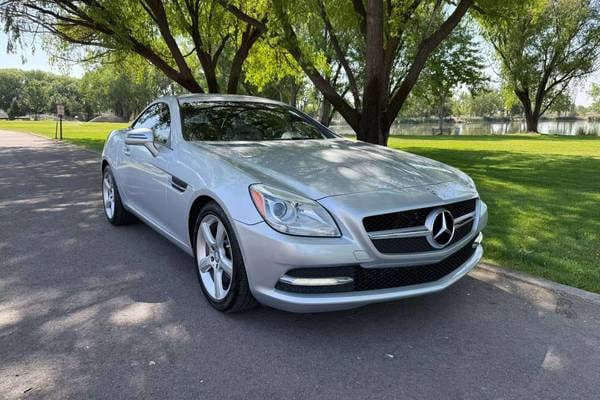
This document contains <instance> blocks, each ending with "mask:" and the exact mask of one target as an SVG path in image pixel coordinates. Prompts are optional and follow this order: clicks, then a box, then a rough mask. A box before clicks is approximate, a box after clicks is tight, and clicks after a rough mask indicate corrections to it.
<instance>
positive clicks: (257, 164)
mask: <svg viewBox="0 0 600 400" xmlns="http://www.w3.org/2000/svg"><path fill="white" fill-rule="evenodd" d="M194 144H195V145H196V146H199V147H201V148H203V149H205V150H207V151H209V152H211V153H214V154H216V155H218V156H219V157H220V158H222V159H224V160H226V161H228V162H229V163H230V164H232V165H233V166H235V167H237V168H239V169H240V170H242V171H243V172H245V173H246V174H249V175H251V176H252V177H253V178H254V179H256V182H260V183H264V184H268V185H273V186H277V187H283V188H287V189H288V190H291V191H293V192H296V193H299V194H302V195H304V196H306V197H309V198H312V199H321V198H324V197H329V196H337V195H343V194H352V193H359V192H372V191H381V190H385V191H397V190H401V189H403V188H408V187H417V186H427V185H437V184H440V183H444V182H452V183H453V184H455V185H459V186H464V188H465V189H467V188H470V189H474V188H473V187H472V186H473V184H472V181H471V180H470V179H469V178H468V177H467V176H466V175H465V174H463V173H462V172H460V171H458V170H457V169H455V168H452V167H449V166H447V165H445V164H442V163H440V162H437V161H433V160H430V159H427V158H424V157H420V156H417V155H414V154H410V153H406V152H403V151H396V150H391V149H389V148H386V147H382V146H377V145H372V144H368V143H364V142H354V141H350V140H346V139H328V140H304V141H297V140H294V141H283V140H280V141H263V142H196V143H194Z"/></svg>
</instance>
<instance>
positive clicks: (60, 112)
mask: <svg viewBox="0 0 600 400" xmlns="http://www.w3.org/2000/svg"><path fill="white" fill-rule="evenodd" d="M56 115H58V116H59V117H62V116H63V115H65V106H63V105H62V104H57V105H56Z"/></svg>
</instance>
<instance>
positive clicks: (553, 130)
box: [330, 120, 600, 136]
mask: <svg viewBox="0 0 600 400" xmlns="http://www.w3.org/2000/svg"><path fill="white" fill-rule="evenodd" d="M336 122H337V123H335V122H334V123H332V125H331V126H330V128H331V129H333V131H334V132H337V133H339V134H342V135H354V131H352V128H350V126H349V125H348V124H346V123H345V122H344V121H341V122H339V121H336ZM435 129H438V124H437V123H429V122H423V123H414V124H409V123H396V124H394V125H393V126H392V130H391V132H390V134H391V135H429V136H431V134H432V131H433V130H435ZM447 129H450V132H452V134H453V135H504V134H507V133H519V132H525V130H526V126H525V121H512V122H487V121H481V122H465V123H450V122H445V123H444V131H445V132H446V131H447ZM538 130H539V131H540V133H548V134H555V135H577V134H582V133H581V132H586V133H587V134H593V135H600V121H593V122H591V121H587V120H576V121H540V122H539V125H538Z"/></svg>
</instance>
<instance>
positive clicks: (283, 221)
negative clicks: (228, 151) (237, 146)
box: [250, 184, 341, 237]
mask: <svg viewBox="0 0 600 400" xmlns="http://www.w3.org/2000/svg"><path fill="white" fill-rule="evenodd" d="M250 197H251V198H252V201H253V202H254V205H255V206H256V209H257V210H258V212H259V214H260V215H261V216H262V217H263V218H264V220H265V222H266V223H267V224H269V226H271V228H273V229H275V230H276V231H279V232H281V233H287V234H289V235H297V236H325V237H339V236H341V234H340V231H339V229H338V227H337V225H336V223H335V221H334V220H333V218H332V217H331V215H329V213H328V212H327V211H326V210H325V209H324V208H323V207H322V206H321V205H320V204H319V203H317V202H316V201H313V200H310V199H307V198H304V197H301V196H299V195H297V194H294V193H290V192H286V191H284V190H280V189H275V188H272V187H269V186H265V185H261V184H256V185H251V186H250Z"/></svg>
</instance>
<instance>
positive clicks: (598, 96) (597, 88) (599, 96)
mask: <svg viewBox="0 0 600 400" xmlns="http://www.w3.org/2000/svg"><path fill="white" fill-rule="evenodd" d="M590 96H591V97H592V110H593V111H595V112H597V113H600V84H598V83H592V87H591V89H590Z"/></svg>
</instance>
